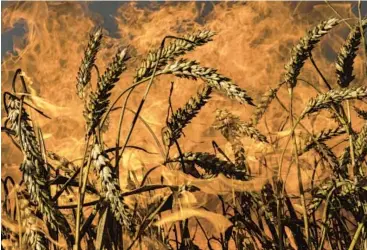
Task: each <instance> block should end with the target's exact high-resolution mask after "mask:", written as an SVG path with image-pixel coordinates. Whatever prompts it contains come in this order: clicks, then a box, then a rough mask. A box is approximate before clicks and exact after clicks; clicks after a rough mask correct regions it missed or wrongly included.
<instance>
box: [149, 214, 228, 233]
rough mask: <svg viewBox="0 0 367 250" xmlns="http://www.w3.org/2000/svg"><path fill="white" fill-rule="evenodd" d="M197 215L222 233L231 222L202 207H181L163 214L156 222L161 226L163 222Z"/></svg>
mask: <svg viewBox="0 0 367 250" xmlns="http://www.w3.org/2000/svg"><path fill="white" fill-rule="evenodd" d="M195 216H196V217H199V218H204V219H206V220H208V221H209V222H210V223H211V225H212V226H213V228H214V232H215V233H224V232H225V230H226V229H227V228H228V227H230V226H231V225H232V223H231V222H230V221H229V220H228V219H227V218H226V217H224V216H223V215H221V214H217V213H213V212H210V211H207V210H204V209H189V208H183V209H180V210H179V211H177V212H174V213H171V214H169V215H166V216H163V218H162V219H161V220H159V221H158V222H156V223H155V224H156V225H157V226H162V225H164V224H165V223H172V222H175V221H179V220H185V219H187V218H190V217H195Z"/></svg>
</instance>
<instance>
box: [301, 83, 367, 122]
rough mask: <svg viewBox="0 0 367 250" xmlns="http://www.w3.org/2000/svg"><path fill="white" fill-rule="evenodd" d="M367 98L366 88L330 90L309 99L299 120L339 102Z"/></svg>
mask: <svg viewBox="0 0 367 250" xmlns="http://www.w3.org/2000/svg"><path fill="white" fill-rule="evenodd" d="M366 97H367V87H366V86H362V87H358V88H348V89H339V90H334V89H333V90H330V91H328V92H326V93H323V94H319V95H318V96H316V97H315V98H311V99H310V100H309V102H308V104H307V107H306V109H305V110H304V111H303V112H302V114H301V116H300V118H303V117H305V116H306V115H308V114H311V113H314V112H318V111H320V110H321V109H325V108H330V107H331V106H332V105H339V104H340V103H341V102H343V101H346V100H352V99H363V98H366Z"/></svg>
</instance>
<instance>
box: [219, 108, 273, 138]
mask: <svg viewBox="0 0 367 250" xmlns="http://www.w3.org/2000/svg"><path fill="white" fill-rule="evenodd" d="M213 127H214V128H215V129H217V130H219V131H221V133H222V135H223V136H224V137H226V138H239V137H243V136H247V137H250V138H253V139H255V140H256V141H260V142H264V143H268V140H267V139H266V136H264V135H263V134H261V133H260V131H259V130H257V129H256V128H255V127H254V126H253V125H252V124H251V123H246V122H243V121H241V120H240V118H239V117H238V116H235V115H233V114H231V113H230V112H228V110H225V109H224V110H221V109H218V110H217V114H216V122H215V123H214V124H213Z"/></svg>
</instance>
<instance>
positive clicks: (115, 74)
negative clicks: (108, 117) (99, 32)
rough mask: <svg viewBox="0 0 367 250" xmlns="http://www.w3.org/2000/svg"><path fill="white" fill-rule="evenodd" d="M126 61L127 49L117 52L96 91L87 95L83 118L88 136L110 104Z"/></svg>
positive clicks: (100, 79) (99, 80) (99, 81)
mask: <svg viewBox="0 0 367 250" xmlns="http://www.w3.org/2000/svg"><path fill="white" fill-rule="evenodd" d="M127 60H128V56H127V49H126V48H125V49H122V50H118V52H117V54H116V55H115V57H114V58H113V61H112V63H111V64H110V65H109V66H108V68H107V69H106V71H105V72H104V74H103V75H102V76H101V77H100V78H99V79H98V82H97V90H96V91H95V92H91V93H90V94H89V101H88V103H87V104H86V106H85V110H84V117H85V119H86V122H87V131H88V134H91V133H92V131H93V130H94V129H95V128H96V127H97V126H98V125H99V123H100V121H101V118H102V116H103V115H104V114H105V112H106V110H107V108H108V105H109V103H110V101H109V97H110V95H111V90H112V89H113V87H114V86H115V84H116V82H117V81H118V80H119V77H120V75H121V73H122V72H123V71H124V70H125V69H126V66H125V63H126V61H127Z"/></svg>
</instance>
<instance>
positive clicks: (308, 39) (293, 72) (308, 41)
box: [284, 18, 339, 88]
mask: <svg viewBox="0 0 367 250" xmlns="http://www.w3.org/2000/svg"><path fill="white" fill-rule="evenodd" d="M338 23H339V20H338V19H336V18H330V19H329V20H327V21H323V22H321V23H319V24H318V25H317V26H316V27H314V28H313V29H312V30H310V31H308V32H307V34H306V35H305V36H304V37H303V38H301V40H300V41H299V43H298V44H297V45H296V46H294V47H293V48H292V52H291V59H290V61H289V62H288V64H286V65H285V69H286V73H285V76H284V81H285V82H286V83H287V85H288V86H289V87H290V88H294V87H295V86H296V84H297V77H298V75H299V74H300V71H301V69H302V67H303V64H304V63H305V61H306V59H307V58H308V57H309V55H310V53H311V51H312V50H313V48H314V47H315V45H316V44H317V43H318V42H319V41H320V40H321V38H322V37H323V36H324V35H325V34H327V33H328V31H329V30H331V29H332V28H333V27H334V26H336V25H337V24H338Z"/></svg>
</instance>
